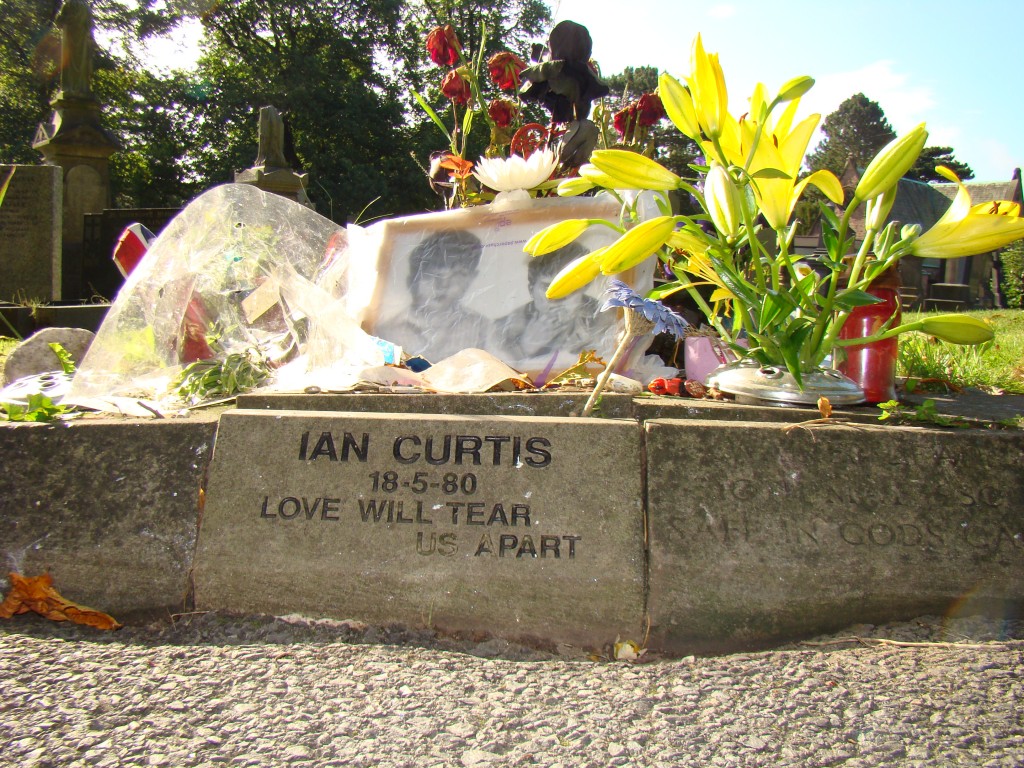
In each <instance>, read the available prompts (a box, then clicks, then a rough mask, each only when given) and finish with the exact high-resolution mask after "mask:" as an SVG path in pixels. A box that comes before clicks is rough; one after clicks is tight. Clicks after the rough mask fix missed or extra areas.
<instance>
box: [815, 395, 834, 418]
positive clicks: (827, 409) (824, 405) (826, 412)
mask: <svg viewBox="0 0 1024 768" xmlns="http://www.w3.org/2000/svg"><path fill="white" fill-rule="evenodd" d="M818 413H820V414H821V418H823V419H829V418H832V403H830V402H829V401H828V398H827V397H819V398H818Z"/></svg>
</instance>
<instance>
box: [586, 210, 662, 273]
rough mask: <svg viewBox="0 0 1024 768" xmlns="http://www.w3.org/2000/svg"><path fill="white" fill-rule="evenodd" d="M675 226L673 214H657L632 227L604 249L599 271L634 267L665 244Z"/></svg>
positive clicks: (610, 271)
mask: <svg viewBox="0 0 1024 768" xmlns="http://www.w3.org/2000/svg"><path fill="white" fill-rule="evenodd" d="M675 227H676V220H675V217H674V216H657V217H655V218H653V219H649V220H648V221H645V222H643V223H642V224H638V225H637V226H635V227H633V229H631V230H629V231H628V232H626V234H624V235H623V236H622V237H620V238H619V239H618V240H616V241H615V242H614V243H612V244H611V245H609V246H608V247H607V248H606V249H605V252H604V256H603V257H602V259H601V272H602V273H603V274H606V275H614V274H617V273H619V272H625V271H626V270H627V269H631V268H633V267H635V266H636V265H637V264H639V263H640V262H642V261H644V260H645V259H646V258H648V257H649V256H651V255H652V254H654V253H655V252H656V251H657V250H658V249H659V248H661V247H662V246H663V245H665V242H666V241H667V240H668V238H669V236H670V235H671V234H672V231H673V230H674V229H675Z"/></svg>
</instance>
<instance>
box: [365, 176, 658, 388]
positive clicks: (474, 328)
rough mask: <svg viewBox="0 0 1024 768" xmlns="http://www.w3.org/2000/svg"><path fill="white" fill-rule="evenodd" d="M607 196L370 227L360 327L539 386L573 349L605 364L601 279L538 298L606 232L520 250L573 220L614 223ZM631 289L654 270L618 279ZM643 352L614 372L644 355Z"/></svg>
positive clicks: (615, 320) (575, 355) (610, 346)
mask: <svg viewBox="0 0 1024 768" xmlns="http://www.w3.org/2000/svg"><path fill="white" fill-rule="evenodd" d="M618 214H619V203H618V201H617V200H615V199H614V198H613V197H611V196H601V197H586V198H561V199H543V200H534V201H531V202H530V203H528V204H527V205H524V206H520V207H516V208H514V209H511V210H509V209H504V210H495V209H494V208H493V207H492V206H479V207H475V208H466V209H462V210H456V211H445V212H440V213H429V214H424V215H420V216H409V217H405V218H398V219H389V220H386V221H382V222H380V223H378V224H375V225H373V226H371V227H369V228H368V231H370V230H374V232H373V234H374V235H375V237H374V238H373V241H374V242H375V243H376V246H375V247H376V248H377V250H378V258H377V270H378V279H377V284H376V290H375V294H374V297H373V300H372V302H371V305H370V307H369V311H368V312H367V314H366V320H365V322H364V328H365V329H366V330H367V331H368V332H369V333H371V334H373V335H374V336H378V337H380V338H382V339H386V340H387V341H390V342H393V343H394V344H397V345H400V346H401V347H402V349H403V350H404V351H405V353H406V354H407V355H419V356H422V357H424V358H426V359H427V360H429V361H430V362H432V363H436V362H439V361H441V360H443V359H444V358H446V357H449V356H451V355H453V354H455V353H456V352H459V351H461V350H463V349H470V348H475V349H483V350H486V351H487V352H489V353H491V354H492V355H494V356H495V357H497V358H498V359H500V360H501V361H503V362H505V363H506V364H508V365H509V366H511V367H512V368H514V369H516V370H517V371H520V372H522V373H525V374H527V375H529V376H530V377H531V378H533V380H534V382H535V383H537V384H541V383H543V382H545V381H547V380H548V379H550V378H551V377H552V376H555V375H557V374H559V373H561V372H562V371H564V370H565V369H567V368H569V367H570V366H572V365H574V364H575V363H576V362H577V361H578V359H579V356H580V353H581V352H584V351H587V350H594V351H596V353H597V355H598V356H599V357H601V358H602V359H604V360H608V359H609V358H610V357H611V354H612V352H613V351H614V349H615V345H616V341H617V337H618V335H619V333H620V331H621V329H622V322H623V321H622V316H621V311H620V310H609V311H607V312H601V311H600V309H601V305H602V303H603V297H602V294H603V292H604V287H605V285H604V284H605V280H596V281H594V282H592V283H591V284H590V285H589V286H588V287H587V288H586V289H581V290H580V291H578V292H576V293H574V294H572V295H570V296H567V297H565V298H562V299H556V300H549V299H547V298H545V295H544V293H545V291H546V290H547V287H548V286H549V285H550V284H551V281H552V279H553V278H554V277H555V275H557V274H558V273H559V272H560V271H561V270H562V268H563V267H565V266H566V265H567V264H568V263H569V262H571V261H573V260H574V259H577V258H579V257H580V256H583V255H585V254H586V253H589V252H591V251H593V250H596V249H597V248H600V247H603V246H606V245H609V244H610V243H612V242H613V241H614V240H615V238H616V236H617V234H618V233H616V232H615V231H614V230H612V229H611V228H604V227H592V228H591V229H590V230H588V232H587V233H586V234H585V235H584V236H583V237H581V238H580V239H579V240H577V241H576V242H573V243H571V244H569V245H568V246H566V247H564V248H562V249H560V250H558V251H555V252H553V253H550V254H547V255H545V256H538V257H531V256H529V255H528V254H526V253H524V252H523V246H524V245H525V244H526V242H527V240H529V239H530V237H532V236H533V235H534V234H535V233H537V232H538V231H539V230H541V229H543V228H544V227H546V226H548V225H550V224H554V223H556V222H559V221H562V220H564V219H571V218H584V219H591V218H605V219H611V220H614V219H616V218H617V217H618ZM618 277H619V278H620V279H624V281H625V282H627V283H629V284H630V285H631V286H632V287H634V288H636V289H637V290H639V291H646V290H648V289H649V288H650V287H651V285H652V283H653V265H652V264H651V263H650V260H648V263H647V264H645V265H644V266H642V267H640V268H639V269H636V270H633V271H631V272H627V273H625V274H624V275H619V276H618ZM643 352H644V347H643V345H637V349H636V350H634V352H633V353H632V355H630V356H629V357H627V359H626V360H625V361H624V362H623V364H622V365H621V366H620V372H622V373H624V374H625V375H627V376H628V375H629V369H630V367H631V366H632V365H633V364H634V363H635V362H637V358H639V357H642V355H643Z"/></svg>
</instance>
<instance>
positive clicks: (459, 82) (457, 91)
mask: <svg viewBox="0 0 1024 768" xmlns="http://www.w3.org/2000/svg"><path fill="white" fill-rule="evenodd" d="M441 93H443V94H444V95H445V96H447V97H448V98H449V99H451V100H452V101H453V102H455V103H456V104H468V103H469V99H470V97H471V96H472V95H473V89H472V87H470V85H469V78H467V77H466V76H465V74H463V72H462V71H461V69H453V70H452V71H451V72H449V73H448V74H447V75H445V76H444V80H442V81H441Z"/></svg>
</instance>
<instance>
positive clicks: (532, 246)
mask: <svg viewBox="0 0 1024 768" xmlns="http://www.w3.org/2000/svg"><path fill="white" fill-rule="evenodd" d="M590 224H591V220H590V219H565V220H564V221H560V222H558V223H557V224H552V225H551V226H549V227H544V229H542V230H541V231H540V232H538V233H537V234H535V235H534V236H533V237H531V238H530V239H529V240H527V241H526V245H524V246H523V250H524V251H526V252H527V253H528V254H530V255H531V256H543V255H544V254H546V253H551V252H552V251H557V250H558V249H559V248H563V247H565V246H567V245H568V244H569V243H571V242H573V241H574V240H575V239H576V238H577V237H579V236H580V235H582V234H583V233H584V232H586V231H587V228H588V227H589V226H590Z"/></svg>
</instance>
